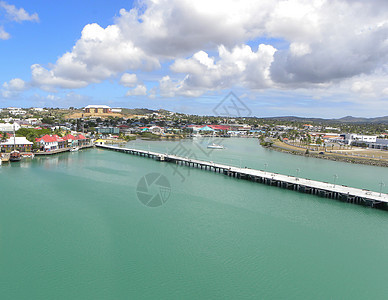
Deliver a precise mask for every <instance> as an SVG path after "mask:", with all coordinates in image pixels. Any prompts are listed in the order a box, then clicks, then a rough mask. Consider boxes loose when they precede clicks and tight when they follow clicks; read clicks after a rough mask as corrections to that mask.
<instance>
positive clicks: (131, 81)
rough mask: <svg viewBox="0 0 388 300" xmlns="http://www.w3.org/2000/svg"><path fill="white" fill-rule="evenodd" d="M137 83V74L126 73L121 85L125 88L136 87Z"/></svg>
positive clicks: (122, 77)
mask: <svg viewBox="0 0 388 300" xmlns="http://www.w3.org/2000/svg"><path fill="white" fill-rule="evenodd" d="M136 83H137V76H136V74H129V73H124V74H123V75H122V76H121V79H120V84H121V85H122V86H125V87H134V86H135V85H136Z"/></svg>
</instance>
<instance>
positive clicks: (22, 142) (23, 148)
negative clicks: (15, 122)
mask: <svg viewBox="0 0 388 300" xmlns="http://www.w3.org/2000/svg"><path fill="white" fill-rule="evenodd" d="M32 145H33V143H31V142H30V141H29V140H27V139H26V138H25V137H10V138H9V139H7V140H6V141H5V142H2V143H0V149H1V153H10V152H11V151H13V150H14V147H15V148H16V150H18V151H20V152H31V149H32Z"/></svg>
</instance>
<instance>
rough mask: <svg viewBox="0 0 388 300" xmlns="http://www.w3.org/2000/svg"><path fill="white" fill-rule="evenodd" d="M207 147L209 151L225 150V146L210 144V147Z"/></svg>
mask: <svg viewBox="0 0 388 300" xmlns="http://www.w3.org/2000/svg"><path fill="white" fill-rule="evenodd" d="M207 147H208V148H209V149H225V148H224V146H222V145H217V144H215V143H212V144H209V145H207Z"/></svg>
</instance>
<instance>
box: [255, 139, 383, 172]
mask: <svg viewBox="0 0 388 300" xmlns="http://www.w3.org/2000/svg"><path fill="white" fill-rule="evenodd" d="M263 147H264V148H267V149H270V150H274V151H278V152H283V153H288V154H292V155H299V156H305V157H313V158H319V159H326V160H332V161H340V162H346V163H352V164H362V165H368V166H376V167H388V161H387V160H380V159H372V158H362V157H354V156H347V155H340V154H337V153H330V152H325V154H319V152H318V151H309V154H306V153H305V149H300V150H299V149H298V148H297V147H295V146H291V145H288V144H286V143H283V142H280V141H276V142H274V143H273V144H272V145H271V146H263Z"/></svg>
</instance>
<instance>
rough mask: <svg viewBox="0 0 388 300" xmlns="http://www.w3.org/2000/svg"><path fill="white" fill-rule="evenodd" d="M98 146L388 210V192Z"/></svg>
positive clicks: (173, 156) (150, 152) (128, 149)
mask: <svg viewBox="0 0 388 300" xmlns="http://www.w3.org/2000/svg"><path fill="white" fill-rule="evenodd" d="M96 147H98V148H102V149H107V150H112V151H117V152H122V153H127V154H132V155H138V156H143V157H148V158H152V159H155V160H158V161H164V162H168V163H173V164H177V165H182V166H187V167H192V168H198V169H202V170H208V171H213V172H216V173H222V174H224V175H226V176H230V177H235V178H238V179H245V180H250V181H253V182H258V183H262V184H266V185H270V186H276V187H280V188H284V189H288V190H293V191H298V192H301V193H307V194H312V195H317V196H320V197H325V198H331V199H336V200H339V201H343V202H347V203H353V204H359V205H364V206H369V207H374V208H381V209H385V210H388V194H385V193H378V192H374V191H370V190H366V189H358V188H354V187H348V186H345V185H338V184H333V183H328V182H321V181H316V180H310V179H306V178H300V177H295V176H289V175H283V174H278V173H273V172H268V171H263V170H255V169H250V168H239V167H234V166H229V165H224V164H220V163H214V162H208V161H202V160H197V159H191V158H188V157H180V156H176V155H171V154H162V153H157V152H152V151H145V150H138V149H130V148H122V147H117V146H108V145H96Z"/></svg>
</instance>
